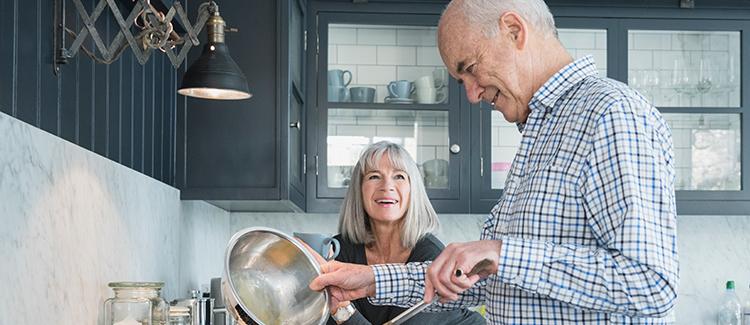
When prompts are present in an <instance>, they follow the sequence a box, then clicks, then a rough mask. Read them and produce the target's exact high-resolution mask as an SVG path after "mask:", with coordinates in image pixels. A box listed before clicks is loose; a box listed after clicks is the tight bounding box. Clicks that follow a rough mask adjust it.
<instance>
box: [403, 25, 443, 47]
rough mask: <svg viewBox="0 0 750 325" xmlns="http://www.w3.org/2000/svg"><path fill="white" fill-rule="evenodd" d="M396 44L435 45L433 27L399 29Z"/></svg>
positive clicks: (435, 39)
mask: <svg viewBox="0 0 750 325" xmlns="http://www.w3.org/2000/svg"><path fill="white" fill-rule="evenodd" d="M396 44H398V45H405V46H436V45H437V38H436V34H435V29H399V30H398V31H397V33H396Z"/></svg>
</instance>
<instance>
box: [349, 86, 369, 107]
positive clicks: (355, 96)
mask: <svg viewBox="0 0 750 325" xmlns="http://www.w3.org/2000/svg"><path fill="white" fill-rule="evenodd" d="M349 93H350V94H351V100H352V102H353V103H372V102H374V101H375V88H372V87H352V88H349Z"/></svg>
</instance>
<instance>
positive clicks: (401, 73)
mask: <svg viewBox="0 0 750 325" xmlns="http://www.w3.org/2000/svg"><path fill="white" fill-rule="evenodd" d="M432 70H435V67H408V66H403V67H398V68H397V69H396V77H397V78H398V80H409V81H414V80H417V79H418V78H419V77H422V76H432Z"/></svg>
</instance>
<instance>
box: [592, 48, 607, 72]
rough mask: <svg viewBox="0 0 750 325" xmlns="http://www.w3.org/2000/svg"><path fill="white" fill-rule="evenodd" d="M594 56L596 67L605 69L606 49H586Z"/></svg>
mask: <svg viewBox="0 0 750 325" xmlns="http://www.w3.org/2000/svg"><path fill="white" fill-rule="evenodd" d="M587 52H588V53H587V54H591V55H592V56H593V57H594V62H596V66H597V68H602V69H604V70H606V69H607V50H587Z"/></svg>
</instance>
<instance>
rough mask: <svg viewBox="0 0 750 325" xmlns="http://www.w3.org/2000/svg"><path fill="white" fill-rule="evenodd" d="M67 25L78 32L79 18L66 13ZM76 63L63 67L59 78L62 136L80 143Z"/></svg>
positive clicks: (74, 61)
mask: <svg viewBox="0 0 750 325" xmlns="http://www.w3.org/2000/svg"><path fill="white" fill-rule="evenodd" d="M66 24H67V25H68V28H71V29H75V30H77V27H78V18H77V16H76V15H74V14H73V13H71V12H70V11H68V12H66ZM84 59H85V58H84ZM76 62H77V59H74V60H71V61H70V63H68V64H64V65H61V66H60V72H59V74H58V76H57V78H58V80H59V82H60V136H61V137H62V138H63V139H66V140H68V141H70V142H73V143H77V142H78V128H79V124H78V109H79V107H80V106H79V102H80V100H79V99H80V97H79V93H78V86H79V84H78V65H77V64H76Z"/></svg>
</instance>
